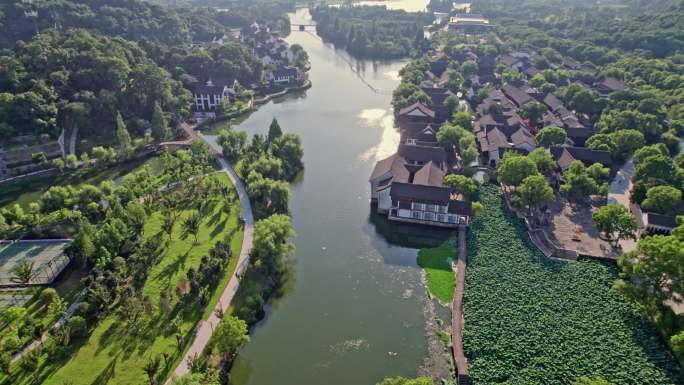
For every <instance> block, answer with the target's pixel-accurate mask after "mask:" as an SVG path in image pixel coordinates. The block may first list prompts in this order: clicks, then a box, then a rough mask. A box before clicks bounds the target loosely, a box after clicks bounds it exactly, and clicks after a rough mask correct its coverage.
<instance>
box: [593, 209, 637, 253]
mask: <svg viewBox="0 0 684 385" xmlns="http://www.w3.org/2000/svg"><path fill="white" fill-rule="evenodd" d="M591 218H592V219H593V221H594V223H595V224H596V228H597V229H598V230H599V231H600V232H602V233H603V234H604V235H605V237H606V238H607V239H608V240H609V241H613V240H614V242H615V245H617V244H618V242H619V241H620V239H636V235H635V232H636V229H637V225H636V221H635V220H634V217H633V216H632V214H631V213H630V212H629V211H628V210H627V209H626V208H625V207H624V206H623V205H621V204H609V205H606V206H603V207H601V208H599V209H598V210H597V211H596V212H594V213H593V214H592V215H591ZM613 237H615V238H613Z"/></svg>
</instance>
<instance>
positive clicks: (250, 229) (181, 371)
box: [166, 127, 254, 384]
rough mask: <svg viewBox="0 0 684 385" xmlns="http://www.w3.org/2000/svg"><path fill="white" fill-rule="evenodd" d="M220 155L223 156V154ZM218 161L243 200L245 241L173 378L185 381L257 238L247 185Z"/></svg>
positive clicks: (228, 301)
mask: <svg viewBox="0 0 684 385" xmlns="http://www.w3.org/2000/svg"><path fill="white" fill-rule="evenodd" d="M183 128H184V130H186V131H188V128H189V127H183ZM190 130H191V132H192V133H189V136H190V138H198V137H199V138H201V139H202V140H204V141H207V140H206V138H205V137H204V136H202V135H201V134H200V135H197V133H196V132H195V131H194V130H192V128H190ZM207 144H208V145H209V147H210V148H212V149H213V150H216V148H215V147H214V145H213V144H212V143H210V142H207ZM218 153H219V154H220V152H218ZM217 158H218V161H219V163H220V164H221V170H222V171H224V172H225V173H226V174H227V175H228V178H229V179H230V181H231V182H232V183H233V185H234V186H235V190H236V191H237V194H238V198H239V200H240V206H241V207H242V218H243V219H244V224H245V225H244V235H243V239H242V249H241V250H240V256H239V257H238V262H237V267H236V268H235V271H234V272H233V275H232V276H231V277H230V280H229V281H228V285H227V286H226V288H225V289H224V290H223V293H222V294H221V298H220V299H219V301H218V303H216V306H215V307H214V311H212V313H211V315H210V316H209V318H208V319H207V320H201V321H200V322H199V324H198V327H197V332H196V334H195V339H194V340H193V341H192V345H190V348H189V349H188V351H187V352H186V353H185V356H183V359H182V360H181V362H180V363H179V364H178V366H177V367H176V369H175V370H174V371H173V376H175V377H182V376H184V375H186V374H187V373H188V372H189V368H188V360H189V359H190V358H191V357H193V356H195V355H197V356H199V355H201V354H202V352H203V351H204V349H205V348H206V346H207V344H208V343H209V340H210V339H211V335H212V334H213V333H214V329H215V328H216V326H217V325H218V323H219V321H220V319H219V318H218V317H217V316H216V313H217V310H221V311H222V310H226V309H228V307H229V306H230V302H231V301H232V300H233V297H234V296H235V293H236V292H237V289H238V287H239V286H240V279H241V277H242V276H243V275H244V271H245V269H246V268H247V264H248V262H249V253H250V251H251V250H252V242H253V237H254V216H253V215H252V206H251V205H250V203H249V198H248V196H247V191H246V190H245V186H244V184H243V183H242V181H241V180H240V178H239V177H238V176H237V174H236V173H235V170H233V168H232V167H231V165H230V164H229V163H228V162H227V161H226V160H225V159H224V158H223V157H221V156H220V155H217ZM170 383H171V378H169V379H168V380H167V381H166V384H170Z"/></svg>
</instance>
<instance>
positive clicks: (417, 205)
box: [413, 203, 425, 211]
mask: <svg viewBox="0 0 684 385" xmlns="http://www.w3.org/2000/svg"><path fill="white" fill-rule="evenodd" d="M413 209H414V210H420V211H425V203H414V204H413Z"/></svg>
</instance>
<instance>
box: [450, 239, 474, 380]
mask: <svg viewBox="0 0 684 385" xmlns="http://www.w3.org/2000/svg"><path fill="white" fill-rule="evenodd" d="M467 231H468V228H467V227H466V226H459V227H458V264H457V265H456V266H457V267H456V287H455V288H454V301H453V302H452V303H451V346H452V353H453V356H454V365H455V366H456V384H458V385H470V375H469V374H468V360H467V359H466V357H465V353H464V352H463V292H464V291H465V274H466V266H467V264H468V249H467V247H466V233H467Z"/></svg>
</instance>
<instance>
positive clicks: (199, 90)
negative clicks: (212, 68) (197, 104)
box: [192, 83, 223, 95]
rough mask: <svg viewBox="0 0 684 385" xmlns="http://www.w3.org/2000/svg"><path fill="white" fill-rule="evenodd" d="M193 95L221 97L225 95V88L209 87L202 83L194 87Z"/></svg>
mask: <svg viewBox="0 0 684 385" xmlns="http://www.w3.org/2000/svg"><path fill="white" fill-rule="evenodd" d="M192 93H193V94H195V95H221V94H223V86H221V87H219V86H208V85H206V84H201V83H200V84H197V85H195V86H193V87H192Z"/></svg>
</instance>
